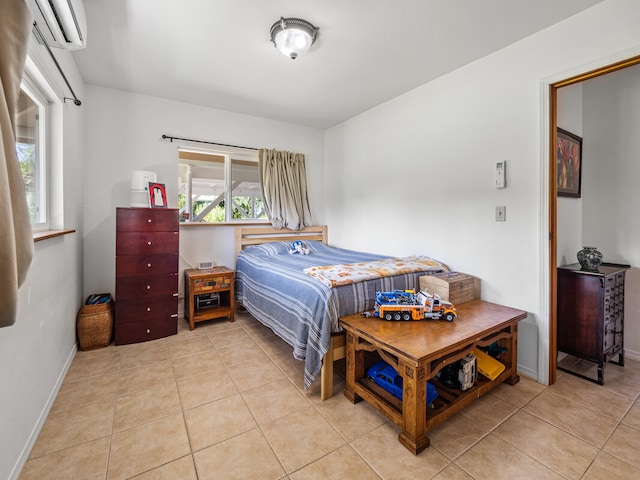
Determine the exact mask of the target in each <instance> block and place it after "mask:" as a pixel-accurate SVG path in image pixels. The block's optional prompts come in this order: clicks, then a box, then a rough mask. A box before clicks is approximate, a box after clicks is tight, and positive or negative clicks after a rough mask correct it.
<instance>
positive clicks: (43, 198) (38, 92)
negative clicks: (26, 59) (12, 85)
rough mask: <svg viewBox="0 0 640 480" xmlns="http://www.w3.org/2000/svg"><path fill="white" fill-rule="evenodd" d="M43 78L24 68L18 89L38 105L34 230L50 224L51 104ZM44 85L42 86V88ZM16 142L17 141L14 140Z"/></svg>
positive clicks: (47, 228) (47, 227) (39, 229)
mask: <svg viewBox="0 0 640 480" xmlns="http://www.w3.org/2000/svg"><path fill="white" fill-rule="evenodd" d="M42 82H43V80H41V79H36V78H34V75H32V74H31V72H28V71H26V70H25V72H24V74H23V76H22V81H21V82H20V91H21V92H23V93H24V94H25V95H27V96H28V97H29V98H30V99H31V101H32V102H33V103H34V104H36V105H37V107H38V112H37V115H38V118H37V128H38V131H37V134H36V139H37V140H36V141H37V144H36V156H37V158H36V163H37V166H36V175H37V179H36V185H37V189H38V195H37V198H38V201H37V205H36V208H37V209H38V214H37V219H36V221H35V222H32V223H31V229H32V231H34V232H42V231H45V230H49V229H50V225H51V208H50V205H51V182H50V179H51V148H50V144H51V141H50V136H49V134H50V132H51V128H50V127H51V118H52V114H51V106H52V102H51V101H50V98H49V95H47V89H49V88H50V87H49V85H43V84H42ZM43 87H44V88H43ZM16 143H17V142H16Z"/></svg>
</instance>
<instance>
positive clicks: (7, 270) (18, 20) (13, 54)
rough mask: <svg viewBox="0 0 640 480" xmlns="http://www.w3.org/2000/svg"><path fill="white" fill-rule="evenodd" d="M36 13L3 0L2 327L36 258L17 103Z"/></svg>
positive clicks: (12, 316)
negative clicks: (18, 145) (19, 148)
mask: <svg viewBox="0 0 640 480" xmlns="http://www.w3.org/2000/svg"><path fill="white" fill-rule="evenodd" d="M31 25H32V15H31V11H30V10H29V8H28V7H27V4H26V2H25V1H24V0H2V1H0V137H2V148H1V149H0V327H7V326H9V325H13V324H14V323H15V321H16V315H17V306H18V288H19V287H20V285H22V283H23V282H24V280H25V277H26V276H27V271H28V270H29V265H30V264H31V258H32V257H33V236H32V233H31V222H30V220H29V210H28V208H27V200H26V197H25V194H24V185H23V183H22V173H21V172H20V165H19V164H18V158H17V156H16V142H15V138H16V129H15V125H16V105H17V102H18V96H19V95H20V81H21V80H22V73H23V69H24V63H25V60H26V57H27V46H28V44H29V35H30V34H31Z"/></svg>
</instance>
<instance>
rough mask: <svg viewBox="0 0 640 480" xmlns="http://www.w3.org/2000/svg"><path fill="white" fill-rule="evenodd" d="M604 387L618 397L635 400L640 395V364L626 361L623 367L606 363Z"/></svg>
mask: <svg viewBox="0 0 640 480" xmlns="http://www.w3.org/2000/svg"><path fill="white" fill-rule="evenodd" d="M604 387H605V388H606V389H609V390H611V391H612V392H616V393H619V394H620V395H626V396H627V397H633V398H636V397H637V396H638V395H640V362H634V361H633V360H629V359H627V360H625V366H624V367H620V366H618V365H616V364H614V363H608V364H607V366H606V368H605V373H604Z"/></svg>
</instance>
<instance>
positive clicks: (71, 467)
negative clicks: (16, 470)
mask: <svg viewBox="0 0 640 480" xmlns="http://www.w3.org/2000/svg"><path fill="white" fill-rule="evenodd" d="M110 443H111V437H110V436H105V437H101V438H98V439H96V440H92V441H90V442H86V443H83V444H81V445H78V446H75V447H70V448H67V449H65V450H61V451H59V452H56V453H52V454H49V455H45V456H44V457H38V458H35V459H33V460H29V461H27V463H26V464H25V466H24V468H23V469H22V472H21V473H20V476H19V477H18V480H43V479H47V480H68V479H76V478H83V479H87V480H102V479H104V478H105V476H106V474H107V459H108V458H109V445H110Z"/></svg>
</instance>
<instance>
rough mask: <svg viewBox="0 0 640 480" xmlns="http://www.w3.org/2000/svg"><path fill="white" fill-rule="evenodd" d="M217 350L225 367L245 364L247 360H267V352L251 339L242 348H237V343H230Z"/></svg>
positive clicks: (256, 361) (261, 361) (255, 361)
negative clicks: (230, 344)
mask: <svg viewBox="0 0 640 480" xmlns="http://www.w3.org/2000/svg"><path fill="white" fill-rule="evenodd" d="M217 352H218V355H219V356H220V359H221V360H222V363H224V364H225V366H227V367H233V366H235V365H246V364H247V362H253V363H264V362H267V361H269V357H268V356H267V354H266V353H264V351H263V350H262V349H261V348H260V347H259V346H258V345H257V344H256V343H255V342H254V341H253V340H251V341H250V342H249V343H247V344H246V345H243V346H242V348H238V345H232V346H229V347H221V348H218V349H217Z"/></svg>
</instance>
